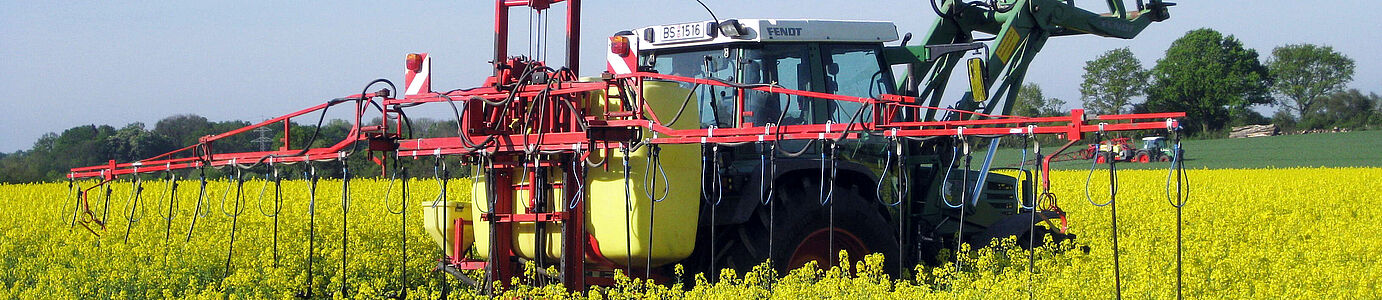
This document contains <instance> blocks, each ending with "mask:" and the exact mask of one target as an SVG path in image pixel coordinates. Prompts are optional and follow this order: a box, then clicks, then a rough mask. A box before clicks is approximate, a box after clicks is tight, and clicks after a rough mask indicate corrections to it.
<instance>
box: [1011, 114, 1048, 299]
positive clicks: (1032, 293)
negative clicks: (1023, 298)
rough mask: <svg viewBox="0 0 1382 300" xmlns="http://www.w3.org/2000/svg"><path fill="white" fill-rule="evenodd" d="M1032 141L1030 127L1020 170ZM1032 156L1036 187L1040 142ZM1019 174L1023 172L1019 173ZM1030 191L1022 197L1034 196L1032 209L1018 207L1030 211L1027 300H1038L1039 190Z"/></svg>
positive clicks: (1020, 203) (1032, 179) (1038, 176)
mask: <svg viewBox="0 0 1382 300" xmlns="http://www.w3.org/2000/svg"><path fill="white" fill-rule="evenodd" d="M1032 139H1033V136H1032V126H1030V125H1029V126H1028V127H1027V135H1026V136H1025V137H1024V138H1023V139H1022V161H1021V164H1022V165H1021V167H1019V168H1018V169H1019V170H1022V169H1025V168H1026V167H1027V143H1028V142H1032ZM1032 154H1033V155H1032V174H1033V175H1035V176H1033V175H1028V176H1027V178H1028V179H1030V180H1031V183H1032V184H1033V185H1036V184H1037V182H1041V179H1039V178H1040V177H1041V173H1040V172H1041V166H1039V165H1037V164H1038V163H1039V162H1040V161H1041V143H1040V142H1036V145H1035V146H1034V149H1033V153H1032ZM1018 173H1023V172H1022V171H1019V172H1018ZM1030 189H1032V193H1030V194H1027V193H1024V194H1022V196H1023V197H1024V198H1025V197H1027V196H1028V195H1031V196H1033V198H1032V199H1026V201H1031V202H1032V205H1031V206H1030V207H1022V206H1025V205H1024V204H1023V203H1022V202H1018V203H1017V205H1018V207H1019V208H1023V209H1028V210H1030V212H1029V214H1030V215H1029V216H1028V217H1029V220H1027V298H1028V299H1036V288H1035V287H1033V286H1032V284H1033V282H1034V281H1035V277H1036V233H1037V232H1036V215H1037V214H1038V213H1039V211H1038V210H1037V201H1038V200H1037V198H1036V195H1037V190H1036V189H1037V188H1036V187H1035V186H1033V187H1030ZM1043 238H1044V237H1043ZM1043 241H1044V240H1043Z"/></svg>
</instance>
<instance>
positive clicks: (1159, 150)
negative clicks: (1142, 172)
mask: <svg viewBox="0 0 1382 300" xmlns="http://www.w3.org/2000/svg"><path fill="white" fill-rule="evenodd" d="M1175 152H1176V151H1175V150H1173V149H1171V147H1170V145H1168V144H1167V143H1166V137H1160V136H1153V137H1144V138H1142V147H1141V148H1138V149H1137V152H1136V153H1135V154H1134V155H1133V158H1132V161H1133V162H1139V163H1149V162H1153V161H1160V162H1168V161H1171V160H1172V159H1175V158H1176V155H1177V153H1175ZM1179 154H1182V155H1183V154H1185V151H1184V150H1181V151H1180V153H1179Z"/></svg>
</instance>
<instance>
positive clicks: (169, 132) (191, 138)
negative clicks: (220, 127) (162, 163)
mask: <svg viewBox="0 0 1382 300" xmlns="http://www.w3.org/2000/svg"><path fill="white" fill-rule="evenodd" d="M210 129H211V122H208V121H207V120H206V117H202V116H198V115H193V114H183V115H174V116H171V117H167V118H163V119H162V120H158V123H154V130H153V132H154V133H157V134H161V135H164V136H167V137H168V138H169V139H172V140H173V143H175V144H178V145H183V146H186V145H191V144H196V143H197V139H198V138H201V137H202V136H203V135H208V134H214V133H219V132H211V130H210Z"/></svg>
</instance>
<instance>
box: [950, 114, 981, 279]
mask: <svg viewBox="0 0 1382 300" xmlns="http://www.w3.org/2000/svg"><path fill="white" fill-rule="evenodd" d="M960 143H961V144H963V145H964V159H965V170H964V174H961V176H960V180H961V182H960V224H959V225H958V226H957V227H956V229H955V272H959V271H960V267H962V266H964V263H963V262H961V261H960V255H962V253H961V251H962V250H964V244H965V239H964V234H965V213H967V212H966V211H965V199H969V168H970V164H971V162H973V160H974V157H973V156H970V155H969V139H966V138H964V137H960ZM978 184H979V183H975V185H978Z"/></svg>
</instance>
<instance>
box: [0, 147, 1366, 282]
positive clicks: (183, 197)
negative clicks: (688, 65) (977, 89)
mask: <svg viewBox="0 0 1382 300" xmlns="http://www.w3.org/2000/svg"><path fill="white" fill-rule="evenodd" d="M1086 175H1087V174H1086V173H1085V171H1061V172H1058V173H1056V174H1054V179H1053V185H1054V186H1053V188H1054V189H1055V192H1056V193H1057V195H1058V196H1059V197H1060V198H1059V199H1060V202H1059V203H1060V206H1061V207H1062V208H1063V209H1064V210H1065V211H1067V212H1069V213H1070V230H1071V231H1072V232H1073V233H1075V234H1078V235H1079V238H1078V239H1077V240H1075V241H1074V242H1071V243H1066V244H1062V245H1058V246H1051V247H1046V248H1043V249H1039V250H1038V251H1037V252H1036V256H1037V258H1036V260H1035V261H1034V262H1033V264H1034V265H1035V269H1036V272H1035V273H1032V272H1029V271H1028V265H1029V260H1028V259H1027V257H1028V254H1027V252H1025V251H1024V250H1021V249H1020V248H1017V247H1012V246H1011V245H1012V244H1011V241H1009V242H1008V243H1007V244H1005V245H998V246H996V247H989V248H983V249H978V250H974V251H970V252H968V254H967V255H965V256H964V257H963V259H964V260H965V261H964V263H963V265H964V267H962V269H960V270H955V269H952V268H951V266H950V265H949V264H946V265H944V266H939V267H924V266H923V267H918V268H916V272H914V274H910V275H909V276H906V278H900V279H899V278H888V277H887V276H885V275H882V272H881V271H880V270H878V266H877V265H878V264H879V262H880V260H879V259H878V257H871V258H870V259H868V260H866V263H861V264H860V265H858V266H853V267H852V268H836V269H832V270H818V269H814V268H810V267H808V268H804V269H801V270H795V271H792V272H790V273H789V274H781V275H780V276H774V274H771V273H770V272H766V271H759V272H751V273H749V274H733V273H732V272H725V273H722V274H714V276H718V277H719V278H720V280H718V281H717V283H715V284H697V285H694V286H695V287H694V288H690V289H685V288H682V287H683V286H690V285H689V283H688V285H681V284H678V285H673V286H658V285H646V284H645V283H641V282H637V281H636V280H628V279H624V280H622V281H621V282H623V283H622V284H620V285H619V286H614V287H604V288H597V289H593V290H592V291H590V292H589V293H586V294H579V293H578V294H573V293H568V292H565V291H563V290H562V289H561V288H559V287H556V286H543V287H530V286H524V285H521V284H520V285H518V286H514V287H511V288H509V289H508V290H506V291H504V293H505V295H506V296H517V297H552V298H565V297H581V296H587V297H591V298H635V297H636V298H644V297H653V298H681V297H686V298H714V299H743V298H746V297H747V298H764V297H773V298H787V299H795V298H810V299H817V298H822V297H831V298H851V299H853V298H877V299H928V298H935V299H1014V298H1028V297H1032V298H1040V297H1048V298H1049V297H1063V298H1064V297H1070V298H1074V299H1091V298H1110V297H1111V296H1113V293H1114V279H1113V274H1114V272H1113V263H1112V262H1113V258H1112V256H1113V253H1112V247H1111V246H1112V240H1111V232H1110V229H1111V227H1110V212H1109V208H1108V207H1095V206H1093V205H1091V204H1090V203H1089V202H1088V201H1086V199H1085V177H1086ZM1101 175H1102V176H1107V174H1106V173H1096V174H1095V175H1094V180H1092V186H1093V188H1092V189H1091V193H1092V194H1094V195H1095V198H1096V199H1095V200H1096V201H1101V200H1105V199H1107V196H1106V193H1107V185H1108V183H1107V179H1103V180H1101V179H1100V177H1101ZM1165 176H1166V173H1165V171H1151V170H1148V171H1122V172H1120V173H1119V178H1120V179H1119V194H1118V217H1119V218H1118V225H1119V228H1118V229H1119V246H1120V249H1121V253H1120V254H1121V261H1120V263H1121V279H1122V294H1123V296H1126V297H1128V298H1129V299H1167V298H1175V297H1176V259H1175V257H1176V255H1175V234H1176V223H1175V220H1176V214H1175V213H1176V212H1175V210H1174V208H1173V207H1171V206H1170V205H1169V204H1168V203H1167V200H1166V197H1165V189H1164V186H1165V180H1166V177H1165ZM1191 180H1192V181H1193V182H1192V183H1193V186H1192V188H1193V190H1192V195H1191V198H1190V199H1189V203H1188V205H1187V206H1185V208H1184V221H1185V222H1184V236H1185V239H1184V281H1185V286H1184V293H1185V297H1187V298H1193V299H1224V298H1229V299H1245V298H1246V299H1264V298H1309V299H1313V298H1363V299H1376V298H1382V292H1378V289H1379V288H1382V205H1378V204H1379V203H1382V196H1380V195H1379V194H1380V193H1382V169H1364V168H1337V169H1333V168H1331V169H1311V168H1302V169H1254V170H1191ZM78 183H79V185H80V186H82V187H86V186H90V185H91V184H93V183H94V182H92V181H79V182H78ZM164 184H165V182H163V181H160V180H156V179H154V178H149V179H146V180H145V181H144V182H143V187H144V192H143V193H142V196H141V198H140V199H141V202H142V203H141V205H140V206H137V207H131V206H129V205H128V204H127V203H129V200H130V197H129V196H130V195H131V193H130V191H131V183H130V182H128V181H120V182H117V184H115V185H114V186H113V187H114V191H113V193H112V197H111V200H110V212H109V220H110V222H109V224H107V228H106V230H105V231H103V232H101V234H102V235H101V236H100V237H96V236H93V235H92V234H91V233H89V232H87V231H86V229H84V228H83V226H82V225H80V224H78V225H76V226H73V225H72V219H73V215H72V212H73V210H74V207H73V205H74V203H73V201H72V194H70V193H69V190H68V187H67V183H47V184H24V185H0V208H3V209H0V216H2V217H0V234H2V236H0V270H3V271H0V298H4V299H12V298H20V299H105V298H114V299H124V298H217V299H221V298H225V297H226V296H230V297H232V298H291V297H294V296H295V295H297V294H298V293H301V292H304V291H307V290H310V291H312V293H313V295H314V296H317V297H337V298H339V297H341V296H343V295H340V294H339V291H340V289H341V282H342V278H343V276H344V278H345V283H346V286H347V295H349V297H356V298H380V297H386V296H389V295H394V294H396V293H397V292H396V291H398V290H399V289H400V288H402V287H404V286H403V285H402V282H401V281H400V275H402V274H406V277H405V278H406V280H407V284H406V288H407V289H408V295H409V296H410V297H413V298H426V299H431V298H437V297H439V296H441V293H443V291H445V290H447V288H446V286H447V285H448V284H450V285H453V286H454V288H452V289H450V291H451V292H452V296H453V297H459V298H471V297H473V296H474V295H473V294H472V291H470V290H468V289H466V288H464V287H462V286H461V285H460V283H459V282H457V281H454V280H448V279H447V277H446V276H443V275H442V274H440V273H436V272H431V270H432V268H433V266H434V261H435V259H436V257H437V256H438V254H437V252H438V248H437V247H436V246H435V245H433V244H432V243H431V242H430V241H429V240H428V239H427V238H426V237H425V236H424V235H423V232H422V230H421V219H420V218H419V216H420V213H421V210H420V209H419V207H418V206H417V205H416V204H417V203H419V202H421V201H424V200H427V199H433V198H435V197H436V196H437V193H438V188H437V183H436V182H435V181H431V180H415V181H413V182H412V184H411V185H410V189H411V191H410V195H409V197H410V198H409V200H408V201H409V207H408V212H407V214H408V219H407V251H406V255H407V264H406V266H405V267H403V268H400V262H401V260H402V259H403V255H404V252H403V251H402V242H403V241H402V240H400V226H401V225H402V224H400V222H401V221H402V219H401V218H402V216H401V215H397V214H391V213H390V212H388V209H389V208H390V207H392V208H393V209H394V210H397V205H398V204H399V203H398V192H397V189H398V188H399V186H397V185H395V186H394V187H393V189H394V190H395V191H394V192H393V193H392V194H391V199H389V200H390V201H391V203H389V204H386V202H385V199H384V198H385V196H384V195H385V191H386V190H387V188H388V186H389V185H388V181H378V180H352V181H351V184H350V193H349V194H350V199H351V202H350V205H349V210H348V214H347V215H346V218H347V219H346V220H347V221H348V222H347V224H348V225H347V227H346V229H347V232H348V246H347V248H346V249H345V250H346V254H347V257H346V261H345V262H346V264H345V271H344V272H342V260H341V254H342V244H341V230H342V212H343V209H342V208H343V207H342V203H341V181H339V180H323V181H321V182H320V185H319V186H318V188H317V189H318V191H317V202H316V214H315V222H316V225H317V226H316V228H315V230H316V232H315V236H316V239H315V248H316V250H315V251H316V252H315V255H314V257H315V262H314V263H313V271H314V276H312V279H311V282H312V285H311V287H310V288H309V287H308V280H309V279H308V278H309V277H308V276H307V251H308V249H309V247H308V234H309V229H310V228H309V226H308V223H309V214H308V211H309V210H308V204H309V199H308V183H307V182H306V181H302V180H294V181H285V182H284V186H283V191H284V197H285V199H284V202H283V206H282V210H281V211H280V212H279V216H278V229H279V230H278V237H279V238H278V244H277V249H278V255H277V260H278V261H277V265H275V255H274V242H273V237H274V231H273V227H274V218H271V217H267V216H266V214H267V215H272V213H273V201H272V198H273V197H272V196H273V194H272V191H271V188H270V191H268V192H267V193H266V194H265V197H264V199H263V202H262V205H261V203H260V201H259V191H260V189H261V187H262V186H263V184H264V182H263V181H249V182H246V183H245V184H244V188H243V189H244V195H245V197H244V200H243V202H242V203H241V208H242V211H241V214H240V215H239V216H238V217H232V216H230V215H227V214H225V213H232V212H233V211H234V207H235V201H234V196H235V194H234V192H233V190H232V191H231V193H229V194H228V196H227V197H226V200H225V208H224V209H222V207H221V197H222V195H226V194H225V193H226V191H228V190H229V189H232V188H233V184H232V183H230V182H227V181H225V180H224V179H221V180H219V181H213V182H211V183H210V184H209V185H208V193H207V194H208V196H207V197H206V199H205V200H204V202H203V203H202V206H201V210H202V212H203V213H204V216H201V217H197V218H196V222H197V224H196V228H195V230H193V231H192V232H191V239H190V240H188V227H189V226H190V223H191V221H192V219H193V215H194V210H195V209H196V207H195V206H196V203H197V194H198V193H197V190H198V183H197V182H196V181H182V182H180V186H179V187H178V189H177V194H176V196H177V197H176V201H175V203H176V205H177V207H176V208H175V209H174V210H173V211H174V212H173V214H172V215H173V218H172V220H171V225H170V223H169V221H167V219H165V218H164V215H167V211H168V209H169V208H168V196H169V195H168V194H167V188H166V187H165V185H164ZM450 186H451V187H452V189H450V190H449V193H448V194H449V197H451V198H452V199H465V198H468V191H466V190H464V187H466V186H468V185H467V184H465V182H464V180H455V181H453V182H452V183H451V184H450ZM93 191H95V192H96V193H93V198H92V201H91V204H92V209H93V210H94V211H95V212H96V213H97V214H98V215H100V214H102V213H103V210H102V208H103V207H101V205H103V204H104V201H103V199H102V198H101V197H100V190H99V189H97V190H93ZM1100 191H1103V193H1104V194H1103V195H1104V196H1100ZM131 209H133V210H134V211H135V212H136V213H135V215H134V218H133V219H134V220H136V221H137V222H135V223H133V226H132V227H130V228H131V230H130V234H129V240H128V242H125V241H124V240H125V230H126V228H127V226H129V225H130V224H131V223H130V222H129V221H128V220H127V216H128V215H129V212H130V211H131ZM160 211H161V212H160ZM141 212H142V214H141ZM232 223H234V226H235V227H236V228H235V232H234V233H235V242H234V252H233V253H231V254H230V267H231V271H230V273H229V276H226V274H225V273H224V270H225V267H226V262H227V254H228V253H227V250H228V249H230V248H229V243H230V236H231V233H232V230H231V227H232ZM93 225H94V224H93ZM168 228H171V230H168ZM98 232H100V231H98ZM165 234H167V238H165ZM1086 247H1087V249H1089V250H1088V252H1086V251H1084V249H1086ZM704 280H705V279H704V277H703V276H696V275H693V274H687V275H685V276H684V282H692V281H702V282H703V281H704ZM520 283H522V281H521V280H520Z"/></svg>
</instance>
